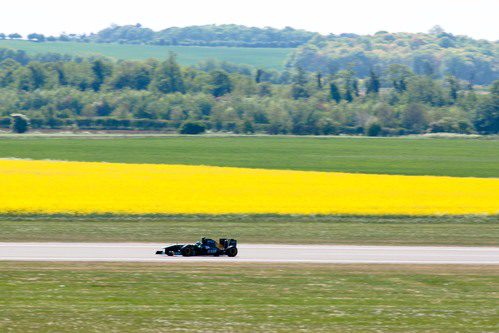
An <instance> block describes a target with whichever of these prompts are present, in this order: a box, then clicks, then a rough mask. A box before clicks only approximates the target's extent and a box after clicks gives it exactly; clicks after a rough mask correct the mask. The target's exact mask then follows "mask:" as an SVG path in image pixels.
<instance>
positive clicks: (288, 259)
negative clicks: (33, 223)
mask: <svg viewBox="0 0 499 333" xmlns="http://www.w3.org/2000/svg"><path fill="white" fill-rule="evenodd" d="M164 246H166V244H157V243H0V261H88V262H91V261H99V262H163V263H165V264H175V263H182V262H183V263H186V262H225V263H230V262H262V263H272V262H276V263H326V264H338V263H364V264H460V265H461V264H473V265H499V247H455V246H453V247H450V246H354V245H281V244H239V245H238V249H239V254H238V256H237V257H235V258H228V257H225V256H223V257H189V258H184V257H181V256H179V257H168V256H165V255H156V254H155V252H156V250H160V249H161V248H163V247H164Z"/></svg>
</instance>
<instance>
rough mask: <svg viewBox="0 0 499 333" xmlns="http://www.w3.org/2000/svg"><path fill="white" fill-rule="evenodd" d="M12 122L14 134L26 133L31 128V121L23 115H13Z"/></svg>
mask: <svg viewBox="0 0 499 333" xmlns="http://www.w3.org/2000/svg"><path fill="white" fill-rule="evenodd" d="M11 117H12V118H13V121H12V132H14V133H26V132H27V131H28V128H29V119H28V117H26V116H25V115H23V114H20V113H14V114H12V115H11Z"/></svg>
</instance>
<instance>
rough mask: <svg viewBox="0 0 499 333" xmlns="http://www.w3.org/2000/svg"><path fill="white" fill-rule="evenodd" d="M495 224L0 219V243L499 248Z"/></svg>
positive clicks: (466, 219) (469, 220) (462, 219)
mask: <svg viewBox="0 0 499 333" xmlns="http://www.w3.org/2000/svg"><path fill="white" fill-rule="evenodd" d="M498 225H499V217H498V216H452V217H450V216H440V217H438V216H434V217H404V216H399V217H397V216H394V217H374V216H367V217H361V216H355V217H353V216H322V217H319V216H315V217H312V216H301V217H298V216H294V217H293V216H211V217H210V216H172V217H130V216H128V217H127V216H116V217H74V216H73V217H72V216H45V217H44V216H32V217H29V216H18V217H16V216H10V217H9V216H4V217H0V230H2V232H1V233H0V241H1V242H16V241H17V242H50V241H58V242H170V243H172V242H173V243H175V242H192V241H194V240H197V239H198V238H200V237H203V236H207V237H212V238H219V237H233V238H236V239H238V240H239V241H240V242H243V243H289V244H300V243H301V244H357V245H363V244H371V245H478V246H499V228H498Z"/></svg>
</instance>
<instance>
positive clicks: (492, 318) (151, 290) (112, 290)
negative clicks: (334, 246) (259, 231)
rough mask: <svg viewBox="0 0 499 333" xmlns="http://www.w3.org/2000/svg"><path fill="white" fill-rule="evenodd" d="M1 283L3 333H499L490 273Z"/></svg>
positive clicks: (216, 273)
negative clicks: (177, 332)
mask: <svg viewBox="0 0 499 333" xmlns="http://www.w3.org/2000/svg"><path fill="white" fill-rule="evenodd" d="M243 272H244V273H243ZM0 277H1V278H0V295H2V297H1V298H0V308H1V309H2V315H1V316H0V331H2V332H163V331H170V332H171V331H188V332H194V331H200V330H201V331H210V332H212V331H224V332H255V331H266V332H297V331H305V330H306V331H312V332H319V331H320V332H408V331H411V332H430V331H431V332H458V331H460V332H493V331H497V327H498V324H499V322H498V318H497V305H498V304H497V295H496V293H497V290H498V288H499V274H498V269H497V268H496V267H494V266H489V267H480V266H467V267H464V266H432V267H429V266H415V267H410V266H386V265H373V266H365V265H364V266H362V265H343V266H339V265H329V266H320V265H275V264H274V265H265V264H261V265H256V264H226V265H223V264H199V263H198V264H195V265H192V264H178V265H174V266H171V265H155V264H137V263H134V264H118V263H107V264H103V263H15V262H12V263H5V262H4V263H1V262H0Z"/></svg>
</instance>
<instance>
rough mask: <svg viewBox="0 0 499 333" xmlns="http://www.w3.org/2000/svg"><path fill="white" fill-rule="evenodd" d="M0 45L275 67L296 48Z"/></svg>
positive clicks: (44, 53) (36, 51)
mask: <svg viewBox="0 0 499 333" xmlns="http://www.w3.org/2000/svg"><path fill="white" fill-rule="evenodd" d="M1 48H7V49H12V50H21V51H24V52H26V54H27V55H29V56H35V55H38V57H36V60H39V61H53V60H56V59H59V58H61V56H59V55H69V56H72V57H88V56H93V55H101V56H105V57H109V58H113V59H117V60H118V59H122V60H144V59H149V58H155V59H166V58H167V57H168V54H169V52H174V53H176V54H177V59H178V61H179V63H181V64H182V65H195V64H198V63H200V62H203V61H207V60H210V59H214V60H218V61H226V62H230V63H234V64H240V65H249V66H253V67H258V68H266V69H275V70H282V69H284V64H285V62H286V58H287V57H288V56H289V55H290V54H291V53H292V52H293V49H287V48H240V47H199V46H159V45H127V44H115V43H109V44H104V43H81V42H65V43H62V42H44V43H37V42H30V41H23V40H0V49H1ZM3 53H4V52H2V50H0V61H2V59H3V58H13V59H15V60H16V61H18V62H20V63H27V62H28V59H27V57H26V56H25V54H23V53H22V52H19V53H16V54H14V55H10V56H7V55H5V57H2V54H3ZM49 53H50V54H49ZM62 59H63V58H61V60H62Z"/></svg>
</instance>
